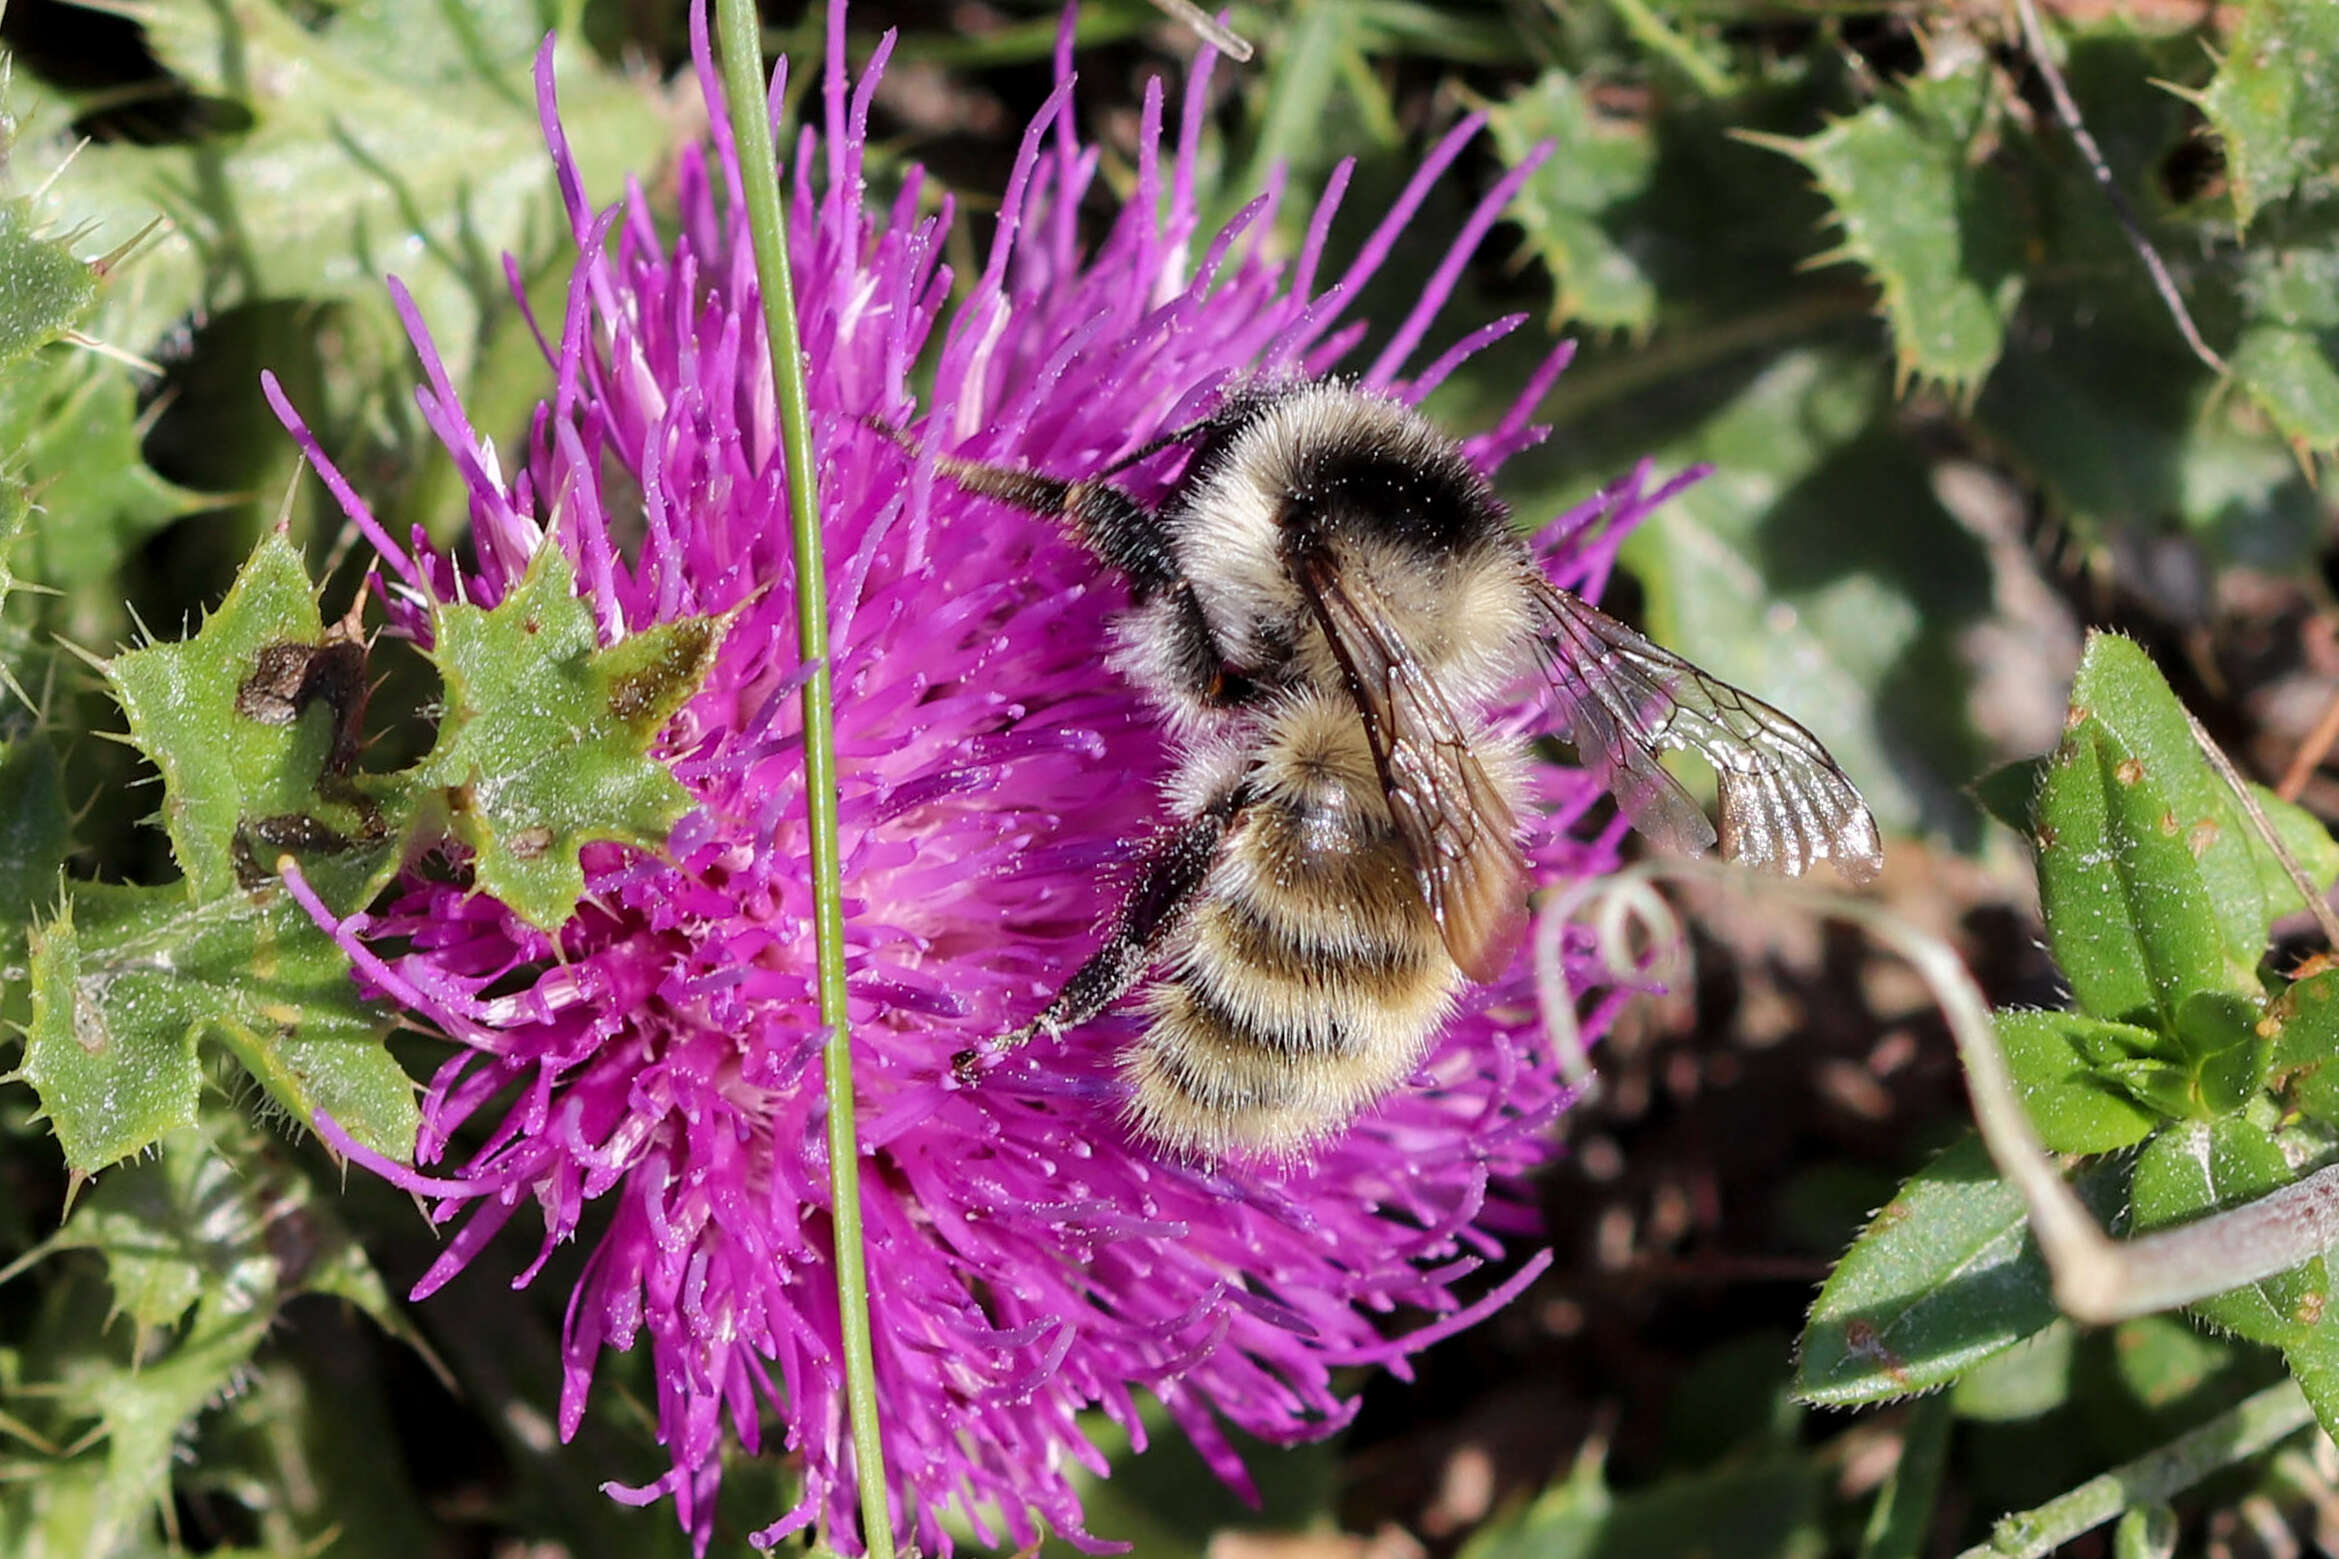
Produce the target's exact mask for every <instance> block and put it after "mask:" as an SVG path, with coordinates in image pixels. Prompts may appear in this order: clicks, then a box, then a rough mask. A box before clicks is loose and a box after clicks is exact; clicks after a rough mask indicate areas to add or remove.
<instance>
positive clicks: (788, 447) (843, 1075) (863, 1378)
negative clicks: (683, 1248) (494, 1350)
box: [716, 0, 893, 1559]
mask: <svg viewBox="0 0 2339 1559" xmlns="http://www.w3.org/2000/svg"><path fill="white" fill-rule="evenodd" d="M716 14H717V18H718V20H719V23H720V25H721V27H722V43H723V95H724V96H725V97H726V98H727V99H728V100H729V107H730V113H731V138H732V140H733V141H734V142H735V143H736V144H737V146H738V150H739V178H740V185H741V189H740V194H741V196H742V198H743V199H744V200H745V201H746V204H747V225H748V231H749V233H750V235H751V236H752V238H753V240H754V243H755V274H756V280H757V282H758V284H759V285H760V286H761V288H762V291H763V319H764V335H765V338H766V340H767V341H768V342H769V343H770V347H771V359H772V378H773V379H774V381H775V382H776V384H777V387H778V390H779V405H780V446H781V448H782V450H783V451H784V452H785V455H786V459H787V465H788V536H789V540H790V541H791V543H792V544H793V547H794V551H795V559H796V636H797V647H798V653H799V654H800V655H801V656H802V657H803V659H804V662H805V664H807V665H809V666H810V667H811V668H812V676H811V679H810V680H809V681H807V682H806V683H805V684H804V797H805V806H806V810H807V811H808V812H809V814H810V822H811V834H812V842H811V848H812V902H813V921H812V940H813V948H814V952H815V954H816V956H817V958H818V960H819V965H820V1021H821V1024H822V1025H823V1026H824V1027H825V1028H826V1029H827V1030H828V1044H827V1048H826V1050H825V1053H824V1060H825V1062H826V1073H827V1085H828V1175H829V1182H828V1183H829V1201H830V1209H831V1210H830V1221H831V1225H832V1227H833V1230H834V1233H835V1237H836V1264H837V1311H838V1315H839V1317H840V1330H841V1331H842V1333H843V1337H842V1341H843V1345H844V1356H845V1400H846V1404H847V1408H848V1410H849V1412H850V1414H851V1419H852V1426H853V1463H854V1467H855V1471H856V1475H857V1477H858V1480H859V1483H860V1490H861V1532H862V1540H863V1542H864V1543H865V1544H866V1545H867V1550H868V1553H869V1555H870V1559H893V1519H892V1516H891V1513H890V1512H889V1510H888V1509H887V1503H886V1478H885V1449H884V1446H883V1444H882V1443H881V1442H880V1440H879V1438H878V1432H877V1373H876V1368H875V1360H874V1356H873V1352H872V1349H871V1347H870V1340H869V1274H868V1266H867V1259H868V1258H867V1256H866V1254H865V1253H864V1251H863V1249H862V1244H861V1176H860V1169H861V1153H860V1143H859V1141H858V1139H857V1137H856V1136H855V1133H854V1130H853V1053H852V1042H851V1039H850V1038H849V1036H848V1035H847V1033H846V1029H845V912H844V883H843V880H842V878H841V875H840V873H839V868H838V861H839V852H838V848H837V762H836V717H835V709H834V707H833V704H832V702H831V693H830V683H829V664H828V572H827V564H826V562H825V561H824V560H823V558H822V556H821V538H820V495H819V493H818V491H817V488H816V485H815V471H816V468H815V466H814V465H813V453H812V420H811V416H810V414H809V413H808V411H807V410H806V407H805V404H804V353H803V346H802V343H801V342H800V341H799V339H798V337H797V334H796V285H795V280H794V276H793V273H791V272H790V270H789V269H788V231H787V226H786V221H785V218H784V217H783V215H782V213H781V210H780V179H779V169H778V167H777V166H776V165H775V163H774V159H773V155H772V132H771V125H770V123H769V121H768V120H767V119H766V117H765V106H764V102H765V99H764V73H763V44H762V36H761V34H760V33H759V32H758V31H757V22H756V15H755V4H754V0H717V11H716Z"/></svg>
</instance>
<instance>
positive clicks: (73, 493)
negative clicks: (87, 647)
mask: <svg viewBox="0 0 2339 1559" xmlns="http://www.w3.org/2000/svg"><path fill="white" fill-rule="evenodd" d="M109 290H110V289H109ZM140 433H141V425H140V421H139V411H138V393H137V388H136V386H135V385H133V384H132V383H131V381H130V376H129V374H128V373H127V372H126V371H125V370H124V369H123V368H122V366H121V365H120V364H118V363H113V362H109V361H106V360H105V359H103V358H101V357H99V356H98V355H97V354H95V353H93V352H83V351H68V350H66V349H64V348H61V347H60V348H56V349H53V350H51V351H48V352H45V353H43V354H41V355H40V356H39V357H36V358H34V359H33V360H32V361H30V362H28V363H23V364H19V365H18V366H17V367H15V368H12V369H10V370H9V371H8V372H6V373H0V451H5V452H6V454H7V457H8V459H9V461H10V462H11V466H12V468H13V469H14V470H16V471H17V472H18V473H19V474H20V475H21V476H22V478H23V479H24V481H25V483H26V484H27V486H28V487H29V488H30V489H31V490H32V496H33V497H34V498H36V499H37V501H38V503H39V510H38V512H37V513H36V514H35V515H34V517H33V520H32V523H31V524H30V525H29V526H28V527H27V529H26V532H25V543H24V545H23V547H22V548H21V549H20V551H21V554H22V555H21V556H20V557H19V559H18V560H17V565H16V567H17V571H18V573H19V574H21V575H22V577H24V578H26V579H31V580H37V581H38V582H39V583H41V584H43V585H45V586H48V587H49V588H51V589H53V590H56V591H57V592H59V594H60V597H61V599H60V600H59V601H58V602H56V603H54V604H53V605H52V604H49V603H39V604H40V605H41V606H42V612H43V615H44V616H45V617H47V618H48V619H49V620H50V622H51V623H52V624H53V625H54V626H55V627H57V628H58V629H60V630H61V631H63V632H65V633H66V634H67V636H68V637H71V638H73V639H75V640H77V641H82V642H96V643H106V642H110V641H111V640H113V639H114V638H116V637H118V633H117V625H118V624H119V623H120V621H121V615H120V614H121V597H122V587H121V582H120V578H119V575H120V571H121V568H122V565H123V563H124V561H125V560H126V559H127V558H128V557H129V556H130V554H131V553H132V552H133V551H135V550H136V549H137V547H138V546H139V544H140V543H142V542H144V541H145V540H146V539H147V538H148V537H150V536H152V535H153V534H154V533H155V532H157V531H159V530H161V529H162V528H163V527H164V526H165V525H168V524H169V523H170V522H171V521H173V520H175V519H179V518H181V517H182V516H185V515H188V514H192V513H194V512H195V511H196V510H198V509H200V508H202V507H203V506H204V505H205V504H206V503H207V502H208V501H209V500H207V499H205V498H204V497H203V496H202V495H201V494H199V493H194V492H190V491H188V490H187V489H186V488H183V487H180V486H178V485H176V484H175V483H172V482H170V481H167V480H165V479H164V478H163V477H162V476H161V475H159V474H158V473H157V472H156V471H155V470H154V468H153V467H152V466H150V465H148V464H147V463H146V458H145V455H144V454H143V452H142V450H141V447H140Z"/></svg>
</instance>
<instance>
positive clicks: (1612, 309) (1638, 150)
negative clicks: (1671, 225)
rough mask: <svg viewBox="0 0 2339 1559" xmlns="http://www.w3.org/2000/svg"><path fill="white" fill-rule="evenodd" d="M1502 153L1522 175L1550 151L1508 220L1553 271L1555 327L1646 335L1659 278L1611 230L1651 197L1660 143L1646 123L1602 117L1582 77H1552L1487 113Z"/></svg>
mask: <svg viewBox="0 0 2339 1559" xmlns="http://www.w3.org/2000/svg"><path fill="white" fill-rule="evenodd" d="M1486 117H1487V123H1488V124H1489V125H1490V126H1491V127H1492V129H1493V131H1494V144H1495V150H1496V151H1497V153H1499V154H1500V156H1501V157H1502V160H1503V161H1504V162H1505V163H1506V164H1508V165H1509V166H1512V167H1516V166H1518V165H1519V164H1520V163H1521V162H1523V161H1525V160H1526V159H1527V157H1529V156H1530V155H1531V154H1533V153H1534V152H1535V151H1536V150H1537V149H1538V148H1539V147H1541V146H1543V145H1545V144H1546V143H1549V144H1550V145H1551V146H1552V154H1551V156H1550V157H1549V159H1548V160H1546V161H1545V162H1544V164H1543V166H1542V167H1540V168H1538V169H1537V170H1536V171H1535V173H1534V174H1533V175H1532V176H1531V177H1530V178H1529V179H1528V180H1527V183H1526V186H1525V187H1524V188H1522V189H1521V190H1520V191H1519V196H1518V199H1517V200H1516V201H1515V202H1513V204H1512V207H1511V210H1510V215H1511V217H1512V219H1513V220H1515V221H1516V222H1517V223H1518V224H1519V226H1520V227H1521V228H1523V229H1525V231H1526V234H1527V248H1528V250H1529V252H1531V253H1532V254H1533V255H1534V256H1535V257H1536V258H1537V259H1539V260H1541V261H1542V262H1543V265H1544V268H1545V269H1546V270H1548V271H1549V272H1550V273H1551V283H1552V306H1551V321H1552V323H1553V324H1554V325H1557V324H1560V323H1562V322H1564V321H1568V320H1575V321H1578V322H1580V323H1581V324H1583V325H1585V326H1587V327H1588V328H1591V329H1595V330H1613V329H1621V330H1631V331H1636V332H1637V331H1646V330H1648V329H1649V328H1650V327H1651V326H1652V325H1654V324H1655V323H1656V318H1657V286H1656V282H1655V280H1654V279H1653V278H1652V277H1651V276H1649V274H1648V273H1647V272H1646V271H1645V270H1644V269H1643V268H1642V266H1641V265H1640V263H1639V262H1638V261H1637V260H1636V259H1634V257H1633V255H1632V253H1631V252H1630V251H1629V250H1628V249H1626V248H1625V246H1624V245H1623V244H1622V243H1621V242H1620V241H1619V239H1618V237H1616V236H1615V235H1614V234H1612V232H1611V228H1612V227H1618V228H1621V227H1626V226H1627V219H1628V216H1629V213H1628V211H1627V209H1626V208H1627V207H1628V206H1629V204H1630V203H1631V202H1632V201H1634V200H1636V199H1638V198H1639V197H1640V196H1641V195H1643V194H1644V193H1645V192H1646V189H1647V186H1648V183H1649V177H1650V174H1651V173H1652V171H1653V170H1654V169H1655V167H1656V162H1657V145H1656V138H1655V136H1654V135H1653V134H1652V133H1651V130H1650V126H1649V124H1648V122H1647V121H1646V120H1643V119H1621V118H1614V117H1610V116H1606V115H1602V114H1600V113H1599V112H1597V111H1596V110H1595V109H1594V108H1593V106H1592V102H1591V98H1590V96H1589V94H1587V93H1586V92H1585V90H1584V88H1583V87H1582V85H1580V84H1579V83H1578V82H1577V80H1576V79H1575V77H1573V76H1571V75H1569V74H1568V73H1567V72H1565V71H1559V70H1547V71H1545V72H1544V73H1543V74H1542V75H1541V76H1539V77H1538V78H1536V81H1535V83H1534V85H1532V86H1529V87H1526V88H1523V89H1521V90H1520V91H1519V92H1517V93H1516V94H1514V95H1513V96H1512V97H1511V98H1509V99H1508V100H1507V101H1505V102H1502V103H1498V104H1495V105H1493V106H1492V107H1490V108H1489V109H1487V111H1486Z"/></svg>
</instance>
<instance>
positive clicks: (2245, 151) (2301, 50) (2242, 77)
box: [2198, 0, 2339, 227]
mask: <svg viewBox="0 0 2339 1559" xmlns="http://www.w3.org/2000/svg"><path fill="white" fill-rule="evenodd" d="M2240 11H2241V19H2240V21H2239V23H2238V24H2237V25H2236V26H2235V27H2234V29H2233V33H2232V35H2231V36H2230V37H2229V38H2228V39H2227V40H2226V49H2225V59H2224V61H2223V63H2222V64H2221V65H2220V66H2219V68H2218V72H2217V79H2216V80H2214V81H2212V82H2211V83H2210V84H2209V90H2208V91H2207V92H2204V93H2202V94H2200V95H2199V98H2198V101H2199V103H2200V106H2201V111H2202V112H2203V113H2204V114H2206V115H2208V117H2209V123H2210V125H2211V127H2212V128H2213V129H2215V130H2216V132H2217V134H2218V136H2219V138H2220V139H2222V140H2223V141H2224V142H2225V160H2226V167H2227V170H2228V172H2229V175H2230V177H2231V178H2232V180H2233V206H2234V216H2235V218H2236V220H2237V221H2239V222H2240V223H2241V224H2242V225H2243V226H2244V227H2247V226H2248V225H2249V223H2250V222H2251V220H2252V219H2253V218H2254V217H2256V215H2257V214H2258V212H2260V211H2261V210H2263V209H2264V208H2265V207H2267V206H2268V205H2271V204H2272V203H2273V202H2275V201H2278V200H2281V199H2283V198H2284V197H2285V196H2288V195H2289V194H2291V193H2292V192H2293V191H2295V190H2296V189H2298V188H2299V186H2300V185H2301V184H2302V183H2303V182H2305V181H2306V180H2307V179H2309V178H2311V177H2316V176H2323V177H2328V175H2329V174H2330V171H2331V167H2332V164H2333V163H2334V162H2339V8H2334V7H2332V6H2330V5H2328V4H2325V3H2324V0H2243V3H2242V5H2241V7H2240Z"/></svg>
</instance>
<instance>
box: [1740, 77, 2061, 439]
mask: <svg viewBox="0 0 2339 1559" xmlns="http://www.w3.org/2000/svg"><path fill="white" fill-rule="evenodd" d="M1993 79H1994V67H1993V65H1992V64H1991V61H1990V59H1989V57H1988V56H1987V55H1986V54H1984V53H1983V52H1982V51H1980V50H1979V49H1973V50H1970V51H1969V53H1968V55H1967V57H1965V58H1963V59H1961V60H1959V61H1958V62H1957V64H1956V66H1955V68H1954V69H1950V70H1947V71H1944V72H1941V73H1938V74H1936V73H1927V74H1925V75H1922V76H1917V77H1913V78H1911V79H1910V80H1908V81H1907V82H1906V83H1905V84H1903V85H1902V86H1901V87H1900V88H1898V89H1895V90H1888V91H1887V92H1886V93H1885V94H1884V95H1883V96H1882V97H1880V98H1879V99H1878V100H1877V101H1876V102H1874V103H1872V104H1870V105H1869V106H1868V107H1866V108H1864V109H1862V110H1860V112H1858V113H1857V114H1853V115H1851V116H1850V117H1848V118H1843V119H1838V120H1836V121H1835V122H1834V123H1832V124H1830V125H1829V126H1828V127H1827V128H1826V129H1824V130H1822V131H1820V132H1819V133H1818V134H1817V135H1811V136H1805V137H1803V138H1802V139H1800V140H1791V139H1787V138H1784V137H1778V136H1759V137H1755V136H1749V137H1748V139H1751V140H1753V141H1754V142H1755V144H1757V145H1760V146H1767V147H1769V148H1771V149H1772V150H1774V151H1778V152H1783V153H1784V154H1786V155H1787V156H1789V157H1792V158H1794V159H1795V160H1796V161H1798V162H1800V163H1802V164H1803V165H1804V166H1805V167H1806V168H1809V169H1810V170H1811V172H1812V175H1813V176H1814V177H1815V178H1816V179H1817V180H1818V182H1819V187H1820V189H1821V190H1822V191H1823V192H1824V193H1825V194H1826V195H1827V197H1828V199H1829V200H1830V201H1832V202H1833V203H1834V205H1835V214H1836V221H1837V222H1838V223H1839V224H1840V225H1841V227H1842V229H1843V244H1842V246H1841V247H1840V248H1839V249H1837V250H1836V251H1835V253H1834V254H1832V255H1831V256H1829V258H1831V259H1841V260H1853V261H1857V262H1858V263H1859V264H1861V265H1863V266H1865V267H1866V268H1867V270H1868V272H1869V274H1870V275H1872V276H1873V277H1874V278H1875V281H1876V285H1877V288H1878V289H1879V291H1881V292H1882V294H1883V297H1884V312H1885V317H1886V318H1887V319H1888V320H1889V321H1890V322H1891V325H1892V338H1893V346H1894V349H1895V355H1896V357H1897V360H1898V364H1899V375H1900V377H1901V379H1903V380H1904V381H1905V380H1907V379H1909V378H1911V377H1917V378H1924V379H1932V380H1937V381H1939V382H1940V383H1942V384H1944V385H1946V386H1947V387H1949V389H1950V390H1951V391H1953V392H1956V393H1961V394H1963V393H1970V392H1971V391H1972V390H1973V389H1974V388H1975V387H1976V386H1978V385H1979V384H1980V383H1981V382H1982V380H1983V379H1984V378H1986V377H1988V375H1989V372H1990V369H1991V366H1992V365H1993V364H1995V363H1996V362H1997V361H1998V354H1999V352H2000V351H2001V350H2002V348H2003V346H2004V343H2005V338H2006V324H2007V321H2008V320H2010V319H2011V318H2012V317H2013V314H2014V306H2015V303H2016V302H2017V301H2018V300H2019V299H2020V297H2021V296H2022V264H2021V262H2022V241H2023V234H2022V232H2021V229H2020V227H2019V226H2018V221H2017V216H2016V213H2018V212H2019V211H2020V210H2021V203H2020V202H2019V201H2018V200H2016V199H2015V198H2014V194H2015V192H2014V189H2013V186H2012V185H2011V184H2010V183H2009V182H2008V181H2007V180H2006V178H2005V177H2004V175H2003V174H2001V173H2000V172H1999V171H1998V170H1997V168H1996V167H1995V166H1993V164H1992V163H1991V162H1990V160H1988V159H1987V158H1985V157H1983V156H1981V155H1979V154H1978V151H1979V142H1980V141H1981V140H1982V138H1983V136H1984V135H1985V134H1986V133H1987V131H1988V127H1989V125H1990V122H1991V120H1992V118H1993V117H1994V115H1995V102H1994V96H1993V94H1994V88H1993V84H1992V83H1993Z"/></svg>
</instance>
